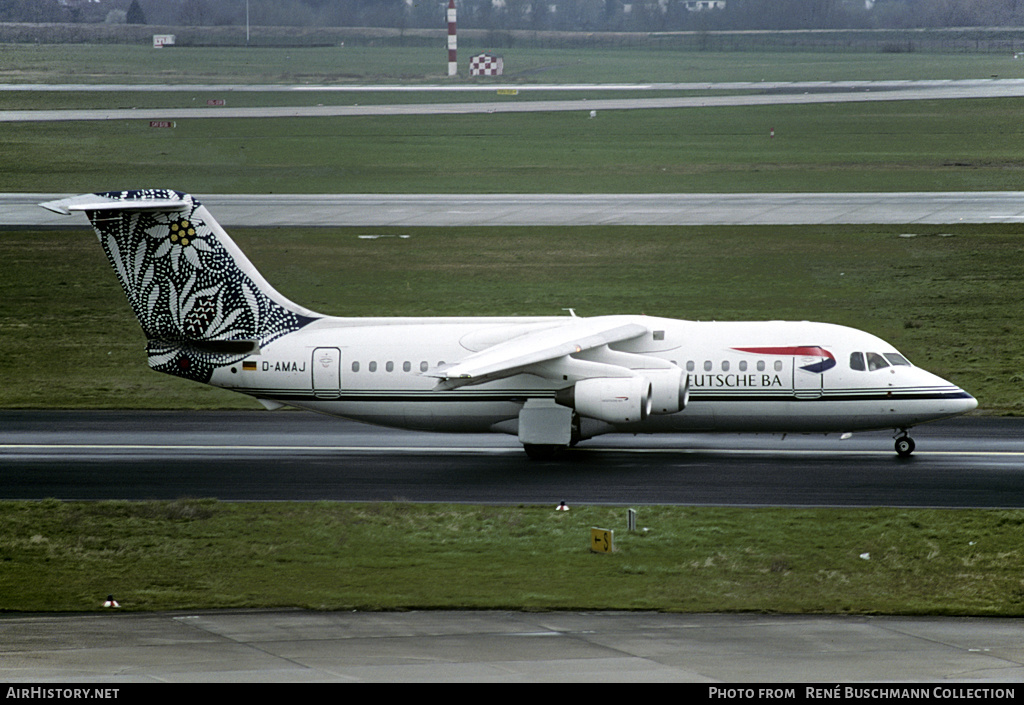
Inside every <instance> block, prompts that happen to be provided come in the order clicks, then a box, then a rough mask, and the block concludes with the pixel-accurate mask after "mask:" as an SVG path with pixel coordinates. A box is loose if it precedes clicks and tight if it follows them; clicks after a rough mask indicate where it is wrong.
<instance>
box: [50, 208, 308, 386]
mask: <svg viewBox="0 0 1024 705" xmlns="http://www.w3.org/2000/svg"><path fill="white" fill-rule="evenodd" d="M40 205H41V206H42V207H44V208H47V209H48V210H51V211H54V212H56V213H62V214H65V215H70V214H71V213H73V212H77V211H83V212H85V214H86V215H87V216H88V218H89V221H90V222H91V223H92V226H93V228H94V229H95V231H96V235H97V236H98V237H99V240H100V244H101V245H102V246H103V250H104V252H106V254H107V259H108V260H109V261H110V264H111V266H112V267H113V268H114V272H115V273H116V274H117V278H118V280H120V282H121V287H122V288H123V289H124V293H125V296H127V298H128V301H129V303H130V304H131V306H132V310H133V311H134V312H135V315H136V317H137V318H138V319H139V324H140V325H141V326H142V330H143V332H144V333H145V335H146V338H147V340H148V341H149V343H148V346H147V349H148V352H149V364H150V366H151V367H153V368H154V369H156V370H159V371H161V372H167V373H169V374H173V375H176V376H179V377H186V378H188V379H194V380H197V381H200V382H207V381H209V379H210V376H211V375H212V372H213V370H214V368H216V367H219V366H223V365H228V364H232V363H234V362H237V361H238V360H240V359H241V358H243V357H245V356H246V355H249V354H252V353H254V352H258V351H259V348H260V346H263V345H266V344H268V343H270V342H271V341H273V340H276V339H277V338H279V337H281V336H283V335H286V334H287V333H290V332H292V331H295V330H298V329H300V328H302V327H303V326H305V325H308V324H309V323H310V322H312V321H313V320H315V319H317V318H320V315H319V314H317V313H314V312H313V311H310V310H308V309H306V308H303V307H302V306H299V305H297V304H295V303H293V302H292V301H289V300H288V299H287V298H285V297H284V296H282V295H281V294H280V293H278V292H277V291H276V290H275V289H274V288H273V287H272V286H271V285H270V284H269V283H267V281H266V280H265V279H264V278H263V277H262V276H261V275H260V273H259V272H258V271H256V268H255V267H254V266H253V265H252V263H251V262H250V261H249V260H248V258H247V257H246V256H245V255H244V254H243V253H242V251H241V250H240V249H238V246H237V245H235V243H234V242H233V241H232V240H231V238H230V237H229V236H228V234H227V233H226V232H225V231H224V229H223V228H222V227H221V226H220V225H219V224H218V223H217V221H216V220H214V218H213V216H212V215H210V212H209V211H208V210H207V209H206V207H205V206H203V205H202V204H201V203H200V202H199V201H198V200H196V199H195V198H193V197H192V196H190V195H188V194H184V193H180V192H177V191H167V190H144V191H113V192H108V193H97V194H86V195H83V196H76V197H73V198H67V199H63V200H59V201H50V202H48V203H42V204H40Z"/></svg>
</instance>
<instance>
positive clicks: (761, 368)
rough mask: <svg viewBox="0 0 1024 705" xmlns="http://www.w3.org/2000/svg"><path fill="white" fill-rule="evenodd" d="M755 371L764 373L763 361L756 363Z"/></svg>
mask: <svg viewBox="0 0 1024 705" xmlns="http://www.w3.org/2000/svg"><path fill="white" fill-rule="evenodd" d="M757 371H758V372H764V360H758V361H757Z"/></svg>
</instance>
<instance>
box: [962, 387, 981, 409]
mask: <svg viewBox="0 0 1024 705" xmlns="http://www.w3.org/2000/svg"><path fill="white" fill-rule="evenodd" d="M960 391H963V390H960ZM977 408H978V400H977V399H975V398H974V397H972V396H971V395H970V394H968V393H967V392H964V399H963V411H961V412H960V413H962V414H966V413H967V412H968V411H974V410H975V409H977Z"/></svg>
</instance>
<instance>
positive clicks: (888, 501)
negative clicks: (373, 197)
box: [0, 411, 1024, 507]
mask: <svg viewBox="0 0 1024 705" xmlns="http://www.w3.org/2000/svg"><path fill="white" fill-rule="evenodd" d="M1022 432H1024V420H1022V419H987V418H977V417H973V418H971V417H969V418H961V419H953V420H949V421H944V422H938V423H933V424H926V425H924V426H920V427H918V428H916V429H914V431H913V433H912V435H913V436H914V438H915V439H916V440H917V445H918V450H917V452H916V453H915V454H914V456H912V457H911V458H910V459H900V458H898V457H896V455H895V453H894V452H893V448H892V438H891V434H888V433H885V432H882V433H864V434H856V435H854V436H853V437H852V438H851V439H848V440H840V439H839V437H838V436H835V435H832V436H818V435H790V436H786V437H782V436H774V435H750V436H741V435H733V434H728V435H711V434H690V435H683V434H680V435H670V436H636V437H634V436H629V435H611V436H601V437H598V438H595V439H591V440H590V441H587V442H585V443H581V444H580V445H579V446H578V447H577V448H576V449H573V450H571V451H568V452H566V453H565V454H564V456H563V457H562V458H560V459H558V460H555V461H550V462H537V461H531V460H529V459H528V458H527V457H526V456H525V454H524V453H523V451H522V448H521V446H520V444H519V442H518V440H517V439H516V438H515V437H514V436H504V435H451V434H430V433H417V432H409V431H397V430H391V429H378V428H375V427H370V426H365V425H362V424H356V423H352V422H348V421H344V420H341V419H335V418H331V417H326V416H320V415H316V414H311V413H307V412H298V411H296V412H277V413H270V412H261V411H252V412H188V413H183V412H146V411H137V412H74V411H70V412H63V411H62V412H42V411H39V412H29V411H3V412H0V472H2V474H3V477H4V483H3V492H4V498H5V499H42V498H47V497H55V498H58V499H66V500H98V499H135V500H139V499H176V498H179V497H184V496H187V497H215V498H218V499H221V500H227V501H274V500H296V501H316V500H334V501H363V502H376V501H412V502H457V503H474V504H498V505H501V504H520V503H528V504H551V505H555V504H557V503H558V502H559V501H563V500H564V501H566V502H568V503H569V504H570V505H574V504H575V505H579V504H610V505H644V504H679V505H719V506H722V505H732V506H795V507H805V506H836V507H858V506H897V507H1024V433H1022Z"/></svg>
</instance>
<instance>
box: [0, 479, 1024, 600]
mask: <svg viewBox="0 0 1024 705" xmlns="http://www.w3.org/2000/svg"><path fill="white" fill-rule="evenodd" d="M625 523H626V510H625V508H621V507H573V508H571V509H570V511H568V512H556V511H554V507H553V506H551V507H536V506H481V507H469V506H460V505H430V504H408V503H402V504H389V503H383V504H346V503H240V504H235V503H222V502H217V501H213V500H192V499H183V500H178V501H173V502H115V501H111V502H92V503H90V502H59V501H56V500H46V501H41V502H3V503H0V566H2V570H0V610H8V611H90V610H96V609H99V608H100V605H101V604H102V601H103V599H104V598H105V597H106V595H108V594H113V595H114V596H115V598H117V599H118V601H119V602H120V603H121V605H122V608H123V609H126V610H173V609H201V608H229V607H233V608H241V607H302V608H310V609H326V610H340V609H346V610H347V609H361V610H395V609H447V608H463V609H464V608H469V609H528V610H565V609H574V610H576V609H588V610H590V609H593V610H602V609H615V610H622V609H626V610H663V611H673V612H738V611H743V612H746V611H754V612H779V613H847V614H940V615H984V616H1018V615H1021V614H1024V580H1022V578H1021V576H1022V575H1024V550H1022V549H1021V542H1020V535H1021V529H1022V526H1024V511H1020V510H1013V511H991V510H990V511H981V510H902V509H843V510H837V509H802V510H801V509H785V510H782V509H735V508H704V507H699V508H697V507H695V508H689V507H641V508H640V509H639V520H638V527H639V528H638V531H636V532H635V533H630V532H627V531H626V528H625ZM593 526H599V527H602V528H607V529H612V530H614V531H615V546H616V551H615V552H614V553H611V554H595V553H591V552H590V551H589V543H590V528H591V527H593Z"/></svg>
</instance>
